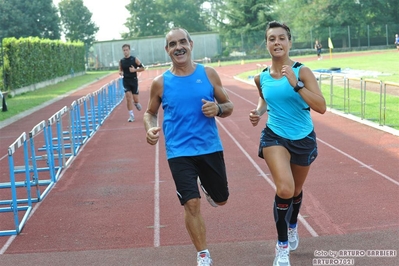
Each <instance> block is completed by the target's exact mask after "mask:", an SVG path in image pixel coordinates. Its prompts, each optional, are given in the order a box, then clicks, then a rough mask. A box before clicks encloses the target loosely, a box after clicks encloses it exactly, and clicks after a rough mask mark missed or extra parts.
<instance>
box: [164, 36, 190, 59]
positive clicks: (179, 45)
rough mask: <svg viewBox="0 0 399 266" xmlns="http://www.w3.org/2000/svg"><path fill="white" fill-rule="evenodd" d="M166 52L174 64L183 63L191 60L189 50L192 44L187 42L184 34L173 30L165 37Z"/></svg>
mask: <svg viewBox="0 0 399 266" xmlns="http://www.w3.org/2000/svg"><path fill="white" fill-rule="evenodd" d="M166 40H167V45H166V47H165V50H166V52H167V53H168V55H169V56H170V58H171V59H172V61H174V62H185V61H187V60H191V49H192V47H193V45H192V44H193V43H192V42H189V40H188V37H187V34H186V32H184V31H183V30H173V31H171V32H169V33H168V35H167V38H166Z"/></svg>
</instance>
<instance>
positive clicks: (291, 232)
mask: <svg viewBox="0 0 399 266" xmlns="http://www.w3.org/2000/svg"><path fill="white" fill-rule="evenodd" d="M298 244H299V236H298V226H296V227H295V228H288V245H289V246H290V250H292V251H294V250H296V249H297V248H298Z"/></svg>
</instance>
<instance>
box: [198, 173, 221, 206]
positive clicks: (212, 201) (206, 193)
mask: <svg viewBox="0 0 399 266" xmlns="http://www.w3.org/2000/svg"><path fill="white" fill-rule="evenodd" d="M198 183H199V185H200V187H201V189H202V191H203V192H204V194H205V197H206V200H207V201H208V202H209V204H210V205H211V206H212V207H215V208H216V207H217V206H219V205H217V204H216V203H215V201H214V200H213V199H212V198H211V196H209V194H208V192H206V190H205V188H204V187H203V186H202V184H201V180H200V179H199V178H198Z"/></svg>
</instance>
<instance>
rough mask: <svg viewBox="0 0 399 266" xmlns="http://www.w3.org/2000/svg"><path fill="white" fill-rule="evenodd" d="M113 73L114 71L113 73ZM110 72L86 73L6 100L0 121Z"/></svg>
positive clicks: (0, 114) (0, 113)
mask: <svg viewBox="0 0 399 266" xmlns="http://www.w3.org/2000/svg"><path fill="white" fill-rule="evenodd" d="M113 72H115V71H113ZM110 73H112V72H109V71H98V72H86V74H85V75H82V76H77V77H74V78H71V79H68V80H65V81H63V82H60V83H57V84H54V85H50V86H47V87H44V88H41V89H39V90H36V91H31V92H26V93H23V94H20V95H17V96H15V97H8V98H7V107H8V108H7V109H8V111H7V112H0V121H4V120H6V119H8V118H11V117H13V116H14V115H17V114H19V113H21V112H24V111H26V110H29V109H32V108H34V107H36V106H39V105H41V104H43V103H45V102H47V101H49V100H52V99H54V98H56V97H58V96H60V95H63V94H66V93H68V92H71V91H74V90H76V89H78V88H79V87H81V86H83V85H85V84H88V83H91V82H93V81H96V80H98V79H100V78H102V77H104V76H106V75H108V74H110Z"/></svg>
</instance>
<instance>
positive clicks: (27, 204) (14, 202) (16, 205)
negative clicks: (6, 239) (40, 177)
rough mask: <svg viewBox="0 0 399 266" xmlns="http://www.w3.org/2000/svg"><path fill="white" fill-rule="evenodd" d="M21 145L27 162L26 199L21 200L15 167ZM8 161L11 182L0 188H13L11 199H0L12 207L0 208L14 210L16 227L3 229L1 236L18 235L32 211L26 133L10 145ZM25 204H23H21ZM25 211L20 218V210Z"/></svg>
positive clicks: (7, 210) (8, 210)
mask: <svg viewBox="0 0 399 266" xmlns="http://www.w3.org/2000/svg"><path fill="white" fill-rule="evenodd" d="M20 147H23V154H24V163H25V169H27V171H25V184H26V199H24V200H20V199H18V195H17V185H16V180H15V171H14V170H15V167H14V153H15V152H16V150H17V149H18V148H20ZM8 162H9V171H10V182H9V183H7V184H4V183H2V184H0V188H10V189H11V197H12V199H11V200H4V201H0V204H1V205H4V204H7V205H10V207H3V208H0V213H1V212H13V217H14V227H15V229H12V230H2V231H0V236H7V235H18V234H19V233H20V232H21V231H22V228H23V227H24V225H25V223H26V221H27V219H28V217H29V215H30V212H31V211H32V199H31V187H30V177H29V153H28V144H27V141H26V133H25V132H24V133H22V134H21V135H20V136H19V138H18V139H17V140H16V141H15V142H14V143H13V144H11V145H10V146H9V147H8ZM21 204H23V205H21ZM20 211H25V213H24V215H23V216H22V219H21V220H20V219H19V212H20Z"/></svg>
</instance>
